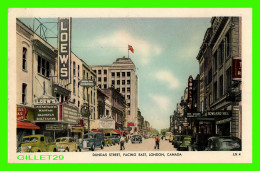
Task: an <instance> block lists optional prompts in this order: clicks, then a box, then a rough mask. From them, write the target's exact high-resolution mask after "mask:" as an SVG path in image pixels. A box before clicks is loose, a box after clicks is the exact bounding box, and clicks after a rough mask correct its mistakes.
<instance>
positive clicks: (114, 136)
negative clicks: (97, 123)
mask: <svg viewBox="0 0 260 171" xmlns="http://www.w3.org/2000/svg"><path fill="white" fill-rule="evenodd" d="M112 137H113V138H119V137H120V136H119V135H115V134H113V135H112Z"/></svg>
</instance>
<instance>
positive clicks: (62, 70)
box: [58, 18, 71, 83]
mask: <svg viewBox="0 0 260 171" xmlns="http://www.w3.org/2000/svg"><path fill="white" fill-rule="evenodd" d="M58 24H59V34H58V37H59V39H58V40H59V43H58V69H59V71H58V76H59V79H60V80H61V81H65V82H66V83H70V61H71V18H59V19H58Z"/></svg>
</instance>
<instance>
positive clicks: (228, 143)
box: [205, 136, 241, 151]
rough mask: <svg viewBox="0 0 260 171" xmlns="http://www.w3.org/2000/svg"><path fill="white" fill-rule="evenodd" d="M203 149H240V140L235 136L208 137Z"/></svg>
mask: <svg viewBox="0 0 260 171" xmlns="http://www.w3.org/2000/svg"><path fill="white" fill-rule="evenodd" d="M205 151H241V140H240V139H239V138H237V137H229V136H220V137H210V138H209V139H208V146H207V147H206V149H205Z"/></svg>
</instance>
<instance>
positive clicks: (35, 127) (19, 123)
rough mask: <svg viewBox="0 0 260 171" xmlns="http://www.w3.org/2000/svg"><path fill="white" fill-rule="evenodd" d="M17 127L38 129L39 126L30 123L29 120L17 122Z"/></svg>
mask: <svg viewBox="0 0 260 171" xmlns="http://www.w3.org/2000/svg"><path fill="white" fill-rule="evenodd" d="M17 128H21V129H40V127H39V126H37V125H34V124H32V123H29V122H17Z"/></svg>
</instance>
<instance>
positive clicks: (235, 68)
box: [232, 58, 242, 80]
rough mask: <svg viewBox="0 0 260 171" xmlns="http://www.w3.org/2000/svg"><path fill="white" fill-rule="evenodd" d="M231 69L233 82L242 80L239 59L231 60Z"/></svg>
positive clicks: (240, 61)
mask: <svg viewBox="0 0 260 171" xmlns="http://www.w3.org/2000/svg"><path fill="white" fill-rule="evenodd" d="M232 65H233V66H232V67H233V73H232V77H233V80H241V78H242V60H241V59H240V58H233V59H232Z"/></svg>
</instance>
